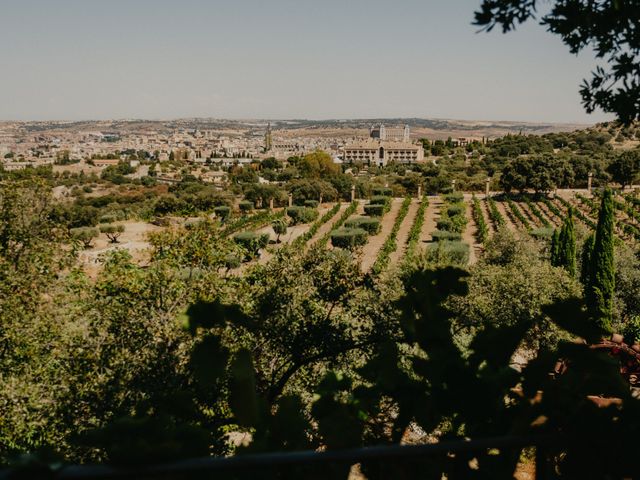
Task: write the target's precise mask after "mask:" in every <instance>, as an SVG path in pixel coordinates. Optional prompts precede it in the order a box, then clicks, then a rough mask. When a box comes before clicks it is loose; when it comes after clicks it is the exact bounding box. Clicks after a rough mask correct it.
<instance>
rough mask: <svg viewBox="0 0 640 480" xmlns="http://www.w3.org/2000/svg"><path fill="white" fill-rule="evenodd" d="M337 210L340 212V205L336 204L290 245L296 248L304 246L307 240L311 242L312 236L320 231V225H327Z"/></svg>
mask: <svg viewBox="0 0 640 480" xmlns="http://www.w3.org/2000/svg"><path fill="white" fill-rule="evenodd" d="M339 210H340V203H336V204H335V205H334V206H333V207H331V208H330V209H329V210H328V211H327V212H326V213H325V214H324V215H323V216H322V217H320V218H319V219H318V220H316V221H315V222H314V223H313V225H311V227H310V228H309V230H307V231H306V232H304V233H303V234H302V235H300V236H299V237H297V238H296V239H295V240H294V241H293V242H292V245H293V246H296V247H297V246H301V245H304V244H305V243H307V242H308V241H309V240H311V239H312V238H313V236H314V235H315V234H316V233H318V230H319V229H320V227H321V226H322V225H324V224H325V223H327V222H328V221H329V220H331V219H332V218H333V217H334V216H335V215H336V214H337V213H338V211H339Z"/></svg>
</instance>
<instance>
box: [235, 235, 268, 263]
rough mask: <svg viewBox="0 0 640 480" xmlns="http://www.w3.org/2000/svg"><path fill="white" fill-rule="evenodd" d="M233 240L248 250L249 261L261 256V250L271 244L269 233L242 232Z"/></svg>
mask: <svg viewBox="0 0 640 480" xmlns="http://www.w3.org/2000/svg"><path fill="white" fill-rule="evenodd" d="M233 240H234V241H235V242H236V243H237V244H238V245H240V246H241V247H243V248H244V249H245V250H246V252H247V253H246V256H247V259H248V260H252V259H253V258H255V257H257V256H259V255H260V249H262V248H265V247H266V246H267V245H268V244H269V234H268V233H256V232H240V233H236V234H235V235H234V236H233Z"/></svg>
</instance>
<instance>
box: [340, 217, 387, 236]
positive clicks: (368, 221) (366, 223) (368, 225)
mask: <svg viewBox="0 0 640 480" xmlns="http://www.w3.org/2000/svg"><path fill="white" fill-rule="evenodd" d="M344 226H345V227H346V228H361V229H363V230H365V231H366V232H367V233H368V234H369V235H375V234H376V233H378V232H379V231H380V220H378V219H377V218H371V217H353V218H350V219H349V220H347V221H346V222H344Z"/></svg>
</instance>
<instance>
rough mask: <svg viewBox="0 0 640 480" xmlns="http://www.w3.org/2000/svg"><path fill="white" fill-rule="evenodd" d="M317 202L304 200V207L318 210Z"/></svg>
mask: <svg viewBox="0 0 640 480" xmlns="http://www.w3.org/2000/svg"><path fill="white" fill-rule="evenodd" d="M318 205H319V203H318V200H305V201H304V206H305V207H309V208H318Z"/></svg>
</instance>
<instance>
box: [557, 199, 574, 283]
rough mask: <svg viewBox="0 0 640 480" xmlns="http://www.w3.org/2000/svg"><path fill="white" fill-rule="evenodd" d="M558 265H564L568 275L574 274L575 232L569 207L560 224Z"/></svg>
mask: <svg viewBox="0 0 640 480" xmlns="http://www.w3.org/2000/svg"><path fill="white" fill-rule="evenodd" d="M558 243H559V247H558V258H557V261H558V265H559V266H562V267H564V268H565V269H566V270H567V272H569V275H571V276H572V277H575V276H576V232H575V227H574V225H573V211H572V209H571V208H570V209H569V214H568V215H567V218H565V220H564V222H563V224H562V230H561V231H560V235H559V237H558Z"/></svg>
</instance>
